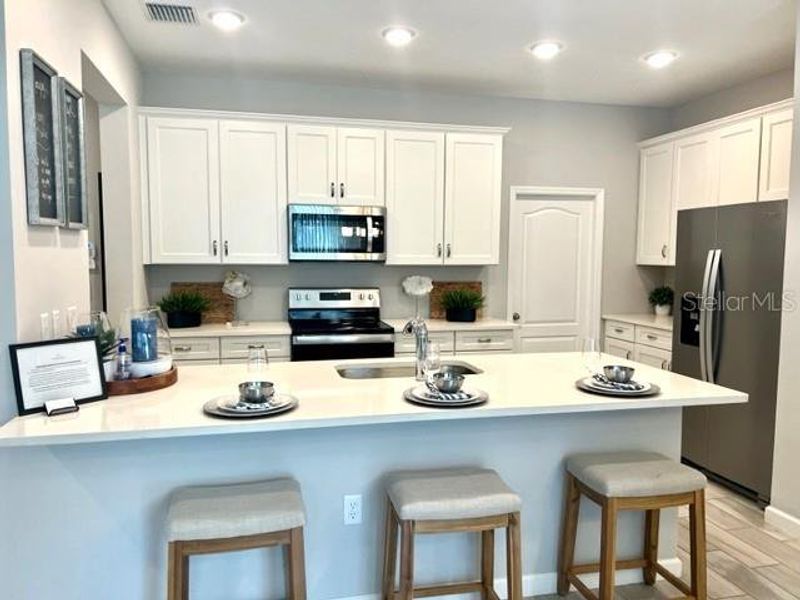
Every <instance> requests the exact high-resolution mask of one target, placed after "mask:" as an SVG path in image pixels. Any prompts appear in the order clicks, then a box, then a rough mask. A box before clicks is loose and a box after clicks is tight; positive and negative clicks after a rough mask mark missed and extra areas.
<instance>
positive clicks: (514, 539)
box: [506, 513, 522, 600]
mask: <svg viewBox="0 0 800 600" xmlns="http://www.w3.org/2000/svg"><path fill="white" fill-rule="evenodd" d="M520 546H521V543H520V525H519V513H511V514H510V515H508V528H507V529H506V563H507V565H506V569H507V572H508V600H522V556H521V554H522V553H521V549H520Z"/></svg>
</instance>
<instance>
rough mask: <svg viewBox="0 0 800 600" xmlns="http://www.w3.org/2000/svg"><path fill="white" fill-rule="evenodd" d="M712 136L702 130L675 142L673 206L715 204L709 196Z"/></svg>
mask: <svg viewBox="0 0 800 600" xmlns="http://www.w3.org/2000/svg"><path fill="white" fill-rule="evenodd" d="M713 170H714V136H713V134H707V133H704V134H701V135H695V136H692V137H688V138H684V139H680V140H677V141H676V142H675V163H674V169H673V182H672V186H673V194H674V208H675V210H676V211H678V210H683V209H685V208H701V207H705V206H713V205H714V204H715V202H714V198H713V196H712V181H713V177H712V171H713Z"/></svg>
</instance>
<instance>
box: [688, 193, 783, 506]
mask: <svg viewBox="0 0 800 600" xmlns="http://www.w3.org/2000/svg"><path fill="white" fill-rule="evenodd" d="M785 235H786V201H778V202H757V203H751V204H738V205H732V206H720V207H715V208H700V209H693V210H682V211H680V212H679V213H678V232H677V248H676V250H677V252H676V263H675V265H676V266H675V309H674V314H675V323H674V329H673V351H672V352H673V361H672V364H673V370H674V371H676V372H678V373H681V374H683V375H688V376H690V377H696V378H698V379H703V380H706V381H709V382H712V383H717V384H719V385H723V386H725V387H729V388H733V389H736V390H740V391H743V392H746V393H747V394H749V396H750V399H749V402H748V403H747V404H738V405H728V406H712V407H696V408H686V409H684V413H683V457H684V460H686V461H688V462H689V463H692V464H694V465H696V466H698V467H700V468H702V469H703V470H705V471H707V472H708V473H709V474H710V475H711V476H712V477H714V476H716V478H718V479H720V480H721V481H723V482H725V483H728V484H732V486H733V487H735V488H738V489H739V491H742V492H744V493H747V494H749V495H751V496H752V497H753V498H755V499H757V500H759V501H761V502H768V501H769V497H770V486H771V483H772V455H773V443H774V432H775V406H776V393H777V382H778V355H779V342H780V332H781V312H780V311H781V307H782V292H783V254H784V242H785Z"/></svg>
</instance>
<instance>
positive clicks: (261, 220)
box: [219, 121, 287, 264]
mask: <svg viewBox="0 0 800 600" xmlns="http://www.w3.org/2000/svg"><path fill="white" fill-rule="evenodd" d="M219 129H220V165H221V198H222V201H221V205H222V211H221V213H222V236H221V240H222V262H225V263H232V264H282V263H286V262H287V256H286V126H285V125H284V124H282V123H269V122H260V121H221V122H220V126H219Z"/></svg>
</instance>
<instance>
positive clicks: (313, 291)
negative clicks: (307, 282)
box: [289, 288, 381, 308]
mask: <svg viewBox="0 0 800 600" xmlns="http://www.w3.org/2000/svg"><path fill="white" fill-rule="evenodd" d="M380 306H381V291H380V290H379V289H378V288H343V289H341V288H310V289H306V288H303V289H299V288H289V308H380Z"/></svg>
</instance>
